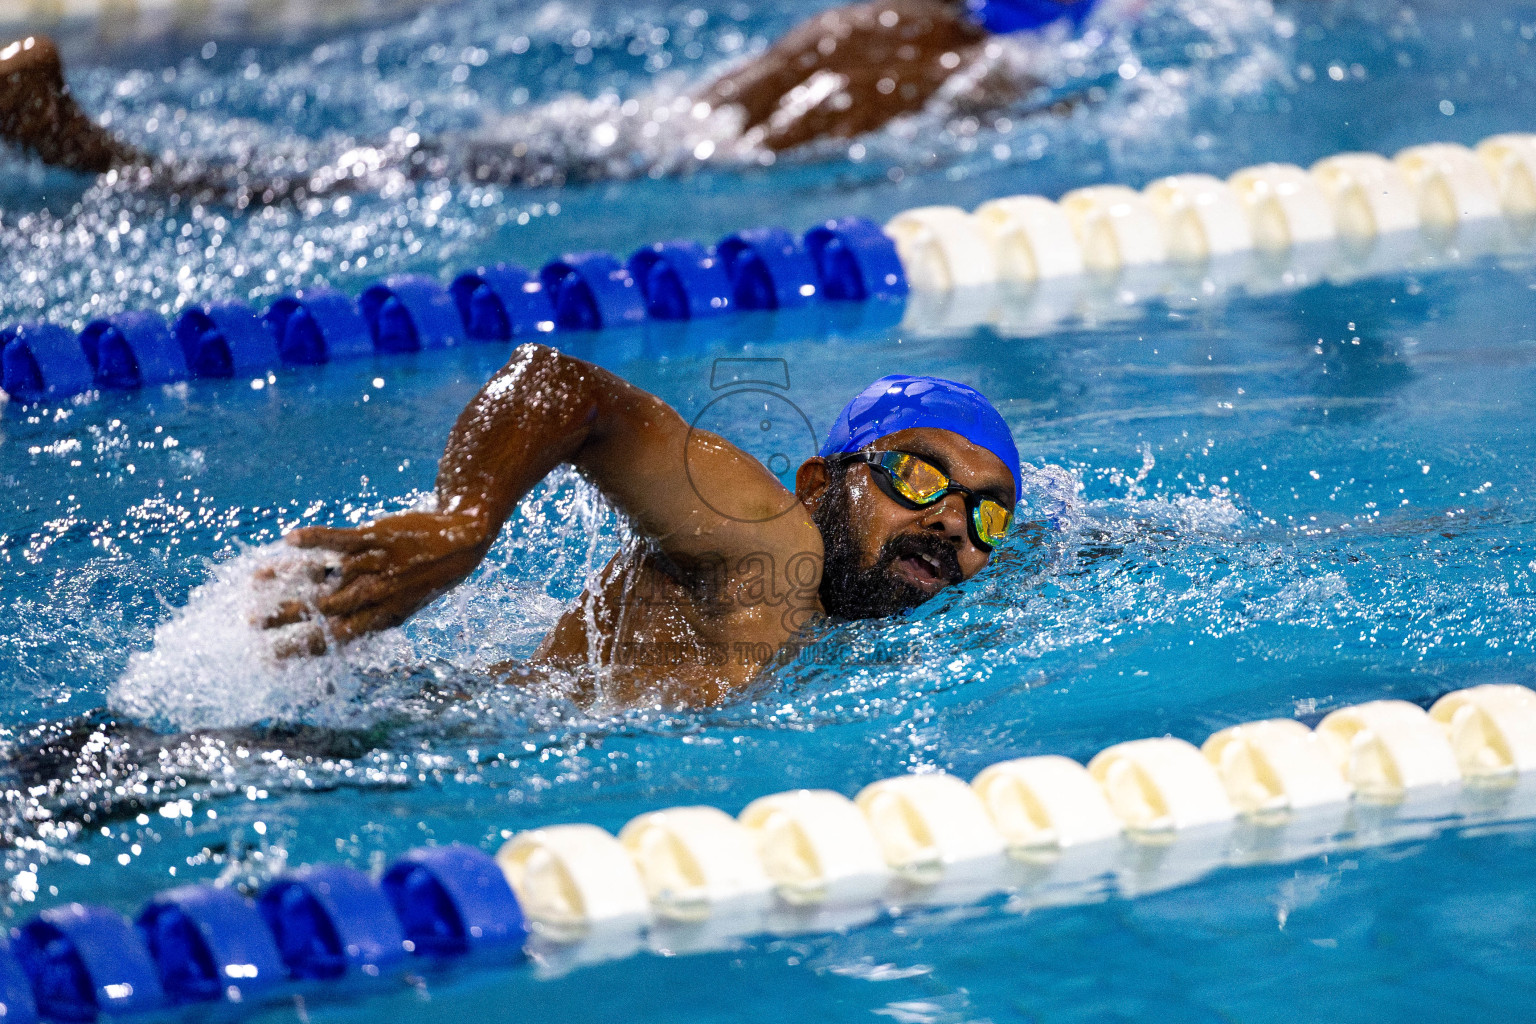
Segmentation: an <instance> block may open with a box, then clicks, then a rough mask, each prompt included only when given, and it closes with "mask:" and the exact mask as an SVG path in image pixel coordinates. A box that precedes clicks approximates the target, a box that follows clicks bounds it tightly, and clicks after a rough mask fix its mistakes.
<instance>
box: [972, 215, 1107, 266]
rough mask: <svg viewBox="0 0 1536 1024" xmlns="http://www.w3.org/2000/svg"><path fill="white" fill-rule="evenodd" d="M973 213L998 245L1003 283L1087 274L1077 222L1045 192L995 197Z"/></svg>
mask: <svg viewBox="0 0 1536 1024" xmlns="http://www.w3.org/2000/svg"><path fill="white" fill-rule="evenodd" d="M971 216H972V218H973V219H974V220H975V223H976V225H977V226H978V227H979V228H980V229H981V233H982V234H983V235H984V236H985V237H986V239H987V241H988V243H990V244H991V246H992V256H993V260H994V261H995V263H996V265H997V278H998V280H999V281H1017V282H1029V281H1039V280H1045V279H1047V278H1053V277H1067V276H1070V275H1073V274H1081V273H1082V272H1083V250H1082V247H1081V246H1079V245H1078V244H1077V234H1076V233H1075V232H1074V231H1073V230H1072V221H1071V220H1070V219H1069V218H1068V217H1067V214H1066V211H1065V210H1063V209H1062V208H1061V207H1060V206H1059V205H1057V204H1056V203H1053V202H1051V201H1050V200H1049V199H1046V198H1045V197H1044V196H1008V197H1007V198H1005V199H994V200H992V201H991V202H987V203H982V204H981V205H980V206H978V207H977V208H976V212H975V213H973V214H972V215H971Z"/></svg>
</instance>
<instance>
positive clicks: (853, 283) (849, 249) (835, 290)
mask: <svg viewBox="0 0 1536 1024" xmlns="http://www.w3.org/2000/svg"><path fill="white" fill-rule="evenodd" d="M805 248H806V251H807V252H809V253H810V254H811V260H812V262H813V263H814V264H815V266H816V275H817V277H818V278H819V279H820V283H821V297H822V298H823V299H831V300H834V301H837V300H850V301H855V302H862V301H864V300H865V299H897V298H901V297H902V296H904V295H906V294H907V275H906V272H905V271H903V270H902V268H901V259H900V258H899V257H898V256H897V255H896V243H895V242H893V241H891V240H890V238H888V237H887V236H886V234H885V232H884V231H881V230H880V226H879V225H878V224H875V223H873V222H872V221H867V220H865V219H864V218H862V217H844V218H842V219H841V220H829V221H827V222H826V223H825V224H818V225H817V226H816V227H814V228H811V229H810V230H809V231H807V232H806V233H805Z"/></svg>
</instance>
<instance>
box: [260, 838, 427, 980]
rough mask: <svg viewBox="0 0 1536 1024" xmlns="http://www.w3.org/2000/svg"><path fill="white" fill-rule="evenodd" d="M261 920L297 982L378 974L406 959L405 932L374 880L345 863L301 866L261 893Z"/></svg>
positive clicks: (273, 882)
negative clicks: (269, 931) (303, 979)
mask: <svg viewBox="0 0 1536 1024" xmlns="http://www.w3.org/2000/svg"><path fill="white" fill-rule="evenodd" d="M260 907H261V916H262V917H263V918H264V919H265V920H266V922H267V927H269V928H271V929H272V934H273V936H274V937H275V938H276V939H277V948H278V952H279V953H280V954H281V955H282V958H283V963H284V964H286V965H287V967H288V972H289V973H290V974H292V975H293V976H294V977H296V978H339V977H341V976H342V975H343V974H346V973H347V972H348V971H351V970H356V971H359V972H361V973H363V974H366V975H369V976H376V975H377V974H378V973H379V969H380V968H381V967H384V966H386V965H388V964H390V963H392V962H394V961H396V960H399V959H401V958H402V957H404V955H405V934H404V933H403V932H402V931H401V930H400V921H399V919H398V918H396V917H395V913H394V911H393V910H391V909H390V905H389V900H388V899H386V898H385V896H384V893H383V892H382V891H381V890H380V889H379V886H378V884H377V883H376V882H374V880H373V879H371V878H369V877H368V876H367V875H365V874H363V873H362V872H361V871H358V870H356V869H355V868H349V867H347V866H346V865H343V864H320V865H315V866H313V867H307V868H301V869H300V870H298V871H295V872H293V873H292V874H288V875H284V876H282V877H281V878H277V879H274V880H273V881H272V882H271V883H270V884H268V885H267V887H266V888H265V889H263V890H262V893H261V899H260Z"/></svg>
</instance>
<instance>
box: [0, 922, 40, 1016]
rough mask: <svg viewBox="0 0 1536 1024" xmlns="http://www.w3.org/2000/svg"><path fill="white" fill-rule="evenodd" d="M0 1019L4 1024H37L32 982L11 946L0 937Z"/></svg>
mask: <svg viewBox="0 0 1536 1024" xmlns="http://www.w3.org/2000/svg"><path fill="white" fill-rule="evenodd" d="M0 1020H3V1021H5V1024H37V1000H36V999H35V998H33V996H32V983H31V982H29V981H28V980H27V972H26V971H24V970H22V969H21V961H19V960H17V959H16V955H15V954H14V953H12V952H11V947H10V945H9V944H8V943H6V942H5V941H4V940H3V939H0Z"/></svg>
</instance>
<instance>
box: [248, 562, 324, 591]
mask: <svg viewBox="0 0 1536 1024" xmlns="http://www.w3.org/2000/svg"><path fill="white" fill-rule="evenodd" d="M331 575H332V572H331V568H330V567H329V566H327V565H326V564H325V563H324V562H317V561H315V560H314V559H303V560H295V561H285V562H278V563H277V564H276V565H267V566H262V567H261V568H260V569H257V570H256V571H255V572H253V573H251V579H252V580H253V581H255V582H256V583H257V584H258V585H260V586H266V585H268V584H272V583H285V582H288V581H289V580H291V579H292V578H294V577H303V578H304V579H306V580H308V581H309V582H310V583H324V582H325V581H326V579H327V578H329V577H330V576H331Z"/></svg>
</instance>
